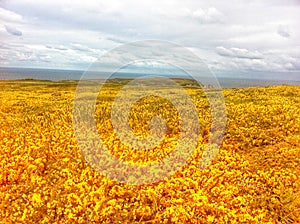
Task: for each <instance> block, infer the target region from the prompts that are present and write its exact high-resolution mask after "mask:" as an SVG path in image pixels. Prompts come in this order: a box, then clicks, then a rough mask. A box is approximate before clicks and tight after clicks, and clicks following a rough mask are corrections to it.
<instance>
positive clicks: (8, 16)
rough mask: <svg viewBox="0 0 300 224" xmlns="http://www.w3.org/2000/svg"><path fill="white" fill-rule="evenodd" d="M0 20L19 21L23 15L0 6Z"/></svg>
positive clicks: (21, 20)
mask: <svg viewBox="0 0 300 224" xmlns="http://www.w3.org/2000/svg"><path fill="white" fill-rule="evenodd" d="M0 21H1V22H3V23H7V22H17V23H21V22H23V17H22V16H21V15H20V14H17V13H15V12H12V11H9V10H7V9H4V8H1V7H0Z"/></svg>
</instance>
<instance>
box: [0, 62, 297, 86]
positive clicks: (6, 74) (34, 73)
mask: <svg viewBox="0 0 300 224" xmlns="http://www.w3.org/2000/svg"><path fill="white" fill-rule="evenodd" d="M83 73H84V71H80V70H61V69H37V68H4V67H0V80H21V79H37V80H51V81H59V80H80V78H81V76H82V75H83ZM103 74H105V73H103ZM100 76H101V74H100ZM138 76H140V74H135V73H125V72H120V73H115V74H114V75H113V78H117V77H118V78H135V77H138ZM168 77H174V78H180V76H175V75H174V76H168ZM200 81H201V80H200ZM218 82H219V83H220V86H221V87H222V88H246V87H256V86H262V87H263V86H274V85H293V86H300V81H293V80H272V79H268V80H267V79H242V78H227V77H226V78H225V77H218Z"/></svg>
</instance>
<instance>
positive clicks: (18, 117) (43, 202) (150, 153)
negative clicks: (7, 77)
mask: <svg viewBox="0 0 300 224" xmlns="http://www.w3.org/2000/svg"><path fill="white" fill-rule="evenodd" d="M177 81H178V80H177ZM180 82H181V84H184V82H185V81H184V80H181V81H180ZM122 84H125V83H122V82H120V81H119V82H117V81H116V82H109V83H108V84H107V85H105V88H104V89H103V90H102V91H101V93H100V95H99V98H98V101H97V106H96V110H95V120H96V124H97V130H98V134H99V137H100V138H101V139H103V142H104V143H105V145H106V147H107V148H108V150H109V151H110V153H111V154H112V155H114V156H115V157H117V158H119V159H120V160H123V161H126V162H128V163H131V164H137V165H140V164H146V163H153V162H157V161H159V160H161V159H163V158H164V157H165V156H167V155H169V154H170V153H171V152H172V150H173V149H174V147H175V146H176V144H177V141H178V139H179V134H180V127H179V123H180V122H179V121H180V118H179V116H178V113H177V111H176V108H175V107H174V106H173V105H172V104H171V103H170V102H168V101H166V100H165V99H163V98H161V97H154V96H149V97H145V98H143V99H141V100H139V101H137V102H136V103H135V104H134V105H133V107H132V109H131V112H130V116H129V117H130V119H129V124H130V126H131V129H132V130H133V132H134V133H135V135H136V136H139V137H145V136H148V135H149V134H150V132H149V120H151V118H152V117H153V116H155V115H161V117H162V118H163V119H164V120H165V121H166V124H167V130H166V135H165V137H164V139H163V140H162V142H161V143H160V144H159V145H158V146H156V147H155V148H153V149H146V150H135V149H133V148H131V147H130V145H124V144H122V141H120V139H118V137H117V136H116V134H115V133H114V129H113V126H112V123H111V119H110V109H111V108H112V105H113V101H114V97H115V96H116V94H117V93H118V91H119V90H120V89H121V87H122ZM76 86H77V83H76V82H72V81H69V82H67V81H65V82H63V81H61V82H51V81H35V80H24V81H0V127H1V128H0V198H1V200H0V223H300V87H299V86H272V87H258V88H243V89H237V88H235V89H224V90H223V94H224V98H225V103H226V117H227V125H226V133H225V136H224V139H223V142H222V145H221V147H220V150H219V153H218V154H217V156H216V157H215V159H214V160H213V161H212V163H211V165H210V166H208V168H206V169H200V168H199V167H200V163H201V157H202V154H203V151H204V148H205V146H206V145H207V142H208V137H209V135H210V124H211V115H210V108H209V103H208V100H207V99H206V97H205V95H204V93H203V92H202V91H201V90H200V89H198V88H194V87H193V86H191V85H186V87H185V89H186V91H187V92H188V93H189V95H190V96H191V98H192V99H193V102H194V105H195V107H196V108H197V111H198V116H199V121H200V124H201V128H200V135H199V138H198V144H197V147H196V149H195V151H194V153H193V154H192V156H191V158H190V159H189V160H188V162H187V163H186V164H185V165H184V166H183V167H182V168H181V169H179V170H178V172H176V173H175V174H174V175H172V176H170V177H168V178H165V179H164V180H163V181H160V182H158V183H153V184H148V185H127V184H121V183H118V182H115V181H112V180H110V179H109V178H106V177H104V176H102V175H101V174H99V173H98V172H96V171H95V170H94V169H93V168H92V167H91V166H90V165H89V163H87V162H86V160H85V158H84V157H83V155H82V153H81V150H80V149H79V147H78V145H77V142H76V139H75V136H74V130H73V123H72V122H73V120H72V109H73V101H74V93H75V89H76ZM170 91H173V90H170ZM128 94H129V95H130V94H134V93H128ZM173 95H174V97H176V91H175V90H174V92H173ZM166 108H167V109H166ZM120 122H121V121H120ZM117 169H118V167H117V168H116V172H118V170H117Z"/></svg>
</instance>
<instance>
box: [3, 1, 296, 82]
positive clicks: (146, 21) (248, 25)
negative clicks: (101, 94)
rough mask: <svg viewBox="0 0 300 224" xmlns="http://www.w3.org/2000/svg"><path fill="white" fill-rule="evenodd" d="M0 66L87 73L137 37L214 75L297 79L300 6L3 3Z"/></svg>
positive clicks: (290, 3)
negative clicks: (162, 43)
mask: <svg viewBox="0 0 300 224" xmlns="http://www.w3.org/2000/svg"><path fill="white" fill-rule="evenodd" d="M0 21H1V26H0V67H4V66H5V67H38V68H61V69H80V70H85V69H87V68H88V66H89V65H90V64H91V63H92V62H94V61H96V60H97V58H99V57H100V56H101V55H103V54H104V53H105V52H107V51H109V50H111V49H113V48H114V47H116V46H119V45H121V44H124V43H127V42H131V41H137V40H147V39H155V40H167V41H171V42H174V43H177V44H180V45H182V46H184V47H186V48H188V49H189V50H191V51H193V52H194V53H195V54H197V55H198V56H199V57H200V58H201V59H202V60H203V61H204V62H205V63H206V64H207V65H208V67H209V68H210V69H211V71H212V72H214V73H215V74H217V75H220V76H238V77H247V78H257V77H263V76H264V77H265V78H274V79H275V78H281V79H297V80H300V29H299V28H300V26H299V25H300V1H298V0H297V1H296V0H232V1H221V0H211V1H200V0H185V1H182V0H167V1H165V0H151V1H140V0H123V1H120V0H118V1H117V0H109V1H101V0H86V1H82V0H51V1H49V0H44V1H36V0H0Z"/></svg>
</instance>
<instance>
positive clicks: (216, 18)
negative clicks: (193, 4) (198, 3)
mask: <svg viewBox="0 0 300 224" xmlns="http://www.w3.org/2000/svg"><path fill="white" fill-rule="evenodd" d="M191 16H192V17H193V18H195V19H197V20H198V21H199V22H201V23H214V22H221V21H222V18H223V14H222V13H221V12H220V11H219V10H217V9H216V8H214V7H209V8H208V9H202V8H199V9H197V10H195V11H193V12H192V13H191Z"/></svg>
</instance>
